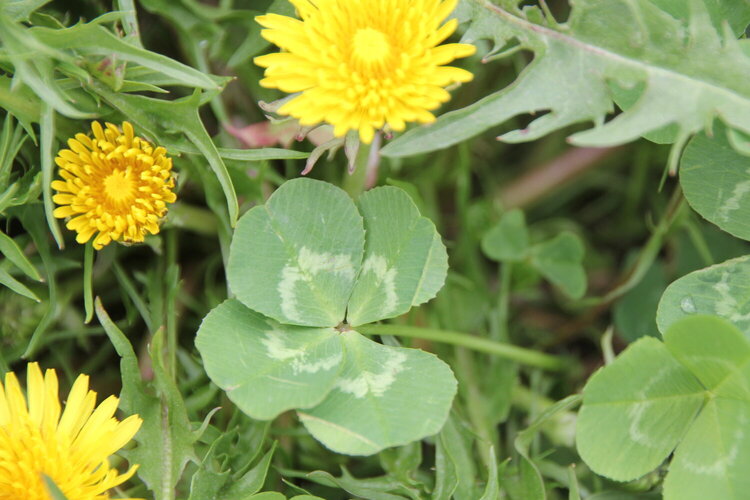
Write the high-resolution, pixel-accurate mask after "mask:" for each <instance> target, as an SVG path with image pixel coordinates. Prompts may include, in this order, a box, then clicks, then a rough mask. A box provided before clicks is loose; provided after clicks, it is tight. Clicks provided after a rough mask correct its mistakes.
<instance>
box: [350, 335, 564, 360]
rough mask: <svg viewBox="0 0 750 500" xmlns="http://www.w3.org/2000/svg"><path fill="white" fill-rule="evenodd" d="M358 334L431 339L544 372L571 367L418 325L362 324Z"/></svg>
mask: <svg viewBox="0 0 750 500" xmlns="http://www.w3.org/2000/svg"><path fill="white" fill-rule="evenodd" d="M357 331H358V332H359V333H362V334H364V335H393V336H395V337H413V338H419V339H424V340H432V341H435V342H442V343H445V344H452V345H457V346H461V347H467V348H469V349H473V350H475V351H479V352H485V353H487V354H492V355H495V356H499V357H501V358H505V359H510V360H512V361H516V362H518V363H521V364H524V365H529V366H535V367H537V368H542V369H545V370H553V371H561V370H565V369H567V368H569V367H570V363H569V361H568V360H566V359H564V358H559V357H556V356H551V355H549V354H544V353H541V352H536V351H533V350H531V349H524V348H523V347H517V346H514V345H510V344H505V343H502V342H495V341H494V340H489V339H485V338H482V337H476V336H474V335H469V334H467V333H462V332H454V331H450V330H438V329H435V328H421V327H417V326H404V325H363V326H358V327H357Z"/></svg>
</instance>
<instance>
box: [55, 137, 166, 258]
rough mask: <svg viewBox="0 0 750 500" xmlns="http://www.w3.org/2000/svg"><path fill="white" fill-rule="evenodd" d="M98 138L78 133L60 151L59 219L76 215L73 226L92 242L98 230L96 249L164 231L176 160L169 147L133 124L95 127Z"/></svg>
mask: <svg viewBox="0 0 750 500" xmlns="http://www.w3.org/2000/svg"><path fill="white" fill-rule="evenodd" d="M91 131H92V132H93V137H89V136H87V135H85V134H76V136H75V139H70V140H69V141H68V147H69V148H70V149H63V150H61V151H60V152H59V153H58V156H57V158H55V162H56V163H57V166H58V167H60V176H61V177H62V178H63V180H57V181H54V182H52V187H53V188H54V189H55V190H57V192H58V194H56V195H55V196H54V198H53V200H54V201H55V203H57V204H58V205H61V206H60V207H59V208H57V209H56V210H55V211H54V215H55V217H59V218H67V217H70V218H71V219H70V220H69V221H68V223H67V227H68V229H72V230H74V231H76V232H77V233H78V236H77V238H76V240H77V241H78V242H79V243H86V242H87V241H89V240H90V239H91V237H92V236H94V234H96V233H98V234H97V236H96V237H95V238H94V243H93V244H94V248H96V249H97V250H99V249H101V248H102V247H103V246H104V245H107V244H109V243H110V242H111V241H122V242H132V243H135V242H141V241H143V239H144V237H145V235H146V234H148V233H150V234H156V233H158V232H159V222H160V220H161V218H162V217H164V215H165V214H166V212H167V203H173V202H174V201H175V199H176V196H175V194H174V193H173V192H172V188H174V178H173V177H172V160H171V159H170V158H169V157H168V156H167V150H166V149H164V148H162V147H156V148H155V147H154V146H152V145H151V144H150V143H149V142H148V141H146V140H144V139H141V138H140V137H137V136H135V134H134V132H133V126H132V125H131V124H130V123H128V122H124V123H123V124H122V130H120V129H119V128H118V127H117V126H116V125H113V124H111V123H107V124H106V128H102V126H101V125H100V124H99V122H93V123H92V125H91Z"/></svg>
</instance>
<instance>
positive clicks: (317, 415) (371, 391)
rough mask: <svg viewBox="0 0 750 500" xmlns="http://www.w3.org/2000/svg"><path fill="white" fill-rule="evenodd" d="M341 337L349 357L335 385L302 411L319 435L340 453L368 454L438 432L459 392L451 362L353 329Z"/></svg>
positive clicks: (311, 430)
mask: <svg viewBox="0 0 750 500" xmlns="http://www.w3.org/2000/svg"><path fill="white" fill-rule="evenodd" d="M341 338H342V340H343V343H344V350H345V361H344V365H343V366H342V369H341V374H340V375H339V378H338V380H337V381H336V385H335V387H334V389H333V390H332V391H331V392H330V394H329V395H328V397H327V398H326V399H325V400H324V401H323V402H322V403H321V404H320V405H318V406H316V407H315V408H313V409H311V410H307V411H304V412H299V416H300V419H301V420H302V422H303V423H304V424H305V427H307V430H309V431H310V433H311V434H312V435H313V436H314V437H315V438H316V439H318V440H319V441H320V442H322V443H323V444H325V445H326V446H327V447H328V448H330V449H332V450H333V451H336V452H339V453H346V454H349V455H369V454H372V453H377V452H378V451H380V450H382V449H384V448H388V447H391V446H400V445H404V444H406V443H409V442H410V441H414V440H416V439H421V438H423V437H426V436H430V435H432V434H435V433H437V432H438V431H439V430H440V428H441V427H442V426H443V423H445V419H446V418H447V417H448V411H449V410H450V406H451V402H452V401H453V396H454V395H455V393H456V380H455V378H454V377H453V373H452V372H451V369H450V368H449V367H448V365H446V364H445V363H444V362H442V361H441V360H440V359H438V358H437V357H436V356H435V355H433V354H429V353H426V352H424V351H420V350H418V349H405V348H398V347H391V346H386V345H382V344H378V343H376V342H373V341H372V340H369V339H367V338H365V337H363V336H362V335H360V334H359V333H357V332H355V331H348V332H345V333H343V334H342V335H341Z"/></svg>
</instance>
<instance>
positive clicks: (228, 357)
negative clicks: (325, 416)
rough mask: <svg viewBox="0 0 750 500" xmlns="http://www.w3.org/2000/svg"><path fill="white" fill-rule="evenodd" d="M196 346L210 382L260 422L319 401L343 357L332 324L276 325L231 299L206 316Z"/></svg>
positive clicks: (327, 388)
mask: <svg viewBox="0 0 750 500" xmlns="http://www.w3.org/2000/svg"><path fill="white" fill-rule="evenodd" d="M195 345H196V346H197V347H198V350H199V351H200V353H201V356H202V357H203V363H204V366H205V369H206V372H207V373H208V376H209V377H211V380H213V382H214V383H215V384H216V385H218V386H219V387H221V388H222V389H224V390H225V391H227V396H229V399H231V400H232V401H233V402H234V403H235V404H236V405H237V406H238V407H239V408H240V409H241V410H242V411H244V412H245V413H247V414H248V415H250V416H251V417H253V418H257V419H260V420H266V419H271V418H274V417H276V416H277V415H278V414H279V413H281V412H283V411H286V410H289V409H292V408H310V407H312V406H315V405H316V404H318V403H320V402H321V401H322V400H323V398H325V396H326V394H328V391H330V390H331V387H333V384H334V381H335V378H336V375H337V373H338V372H339V367H340V365H341V361H342V357H343V349H342V347H341V340H340V338H339V334H338V332H336V330H334V329H333V328H309V327H299V326H287V325H280V324H278V323H276V322H275V321H273V320H270V319H268V318H265V317H264V316H262V315H261V314H258V313H256V312H255V311H252V310H250V309H248V308H247V307H245V306H244V305H242V304H241V303H240V302H239V301H237V300H233V299H230V300H227V301H226V302H224V303H223V304H221V305H219V306H218V307H216V308H215V309H214V310H212V311H211V312H210V313H209V314H208V316H206V317H205V319H204V320H203V323H202V324H201V327H200V329H199V330H198V337H197V338H196V340H195Z"/></svg>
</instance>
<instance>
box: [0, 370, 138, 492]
mask: <svg viewBox="0 0 750 500" xmlns="http://www.w3.org/2000/svg"><path fill="white" fill-rule="evenodd" d="M57 385H58V384H57V374H56V373H55V370H47V371H46V373H45V374H44V376H42V371H41V370H40V369H39V365H38V364H36V363H29V365H28V372H27V383H26V389H27V395H26V398H24V395H23V392H21V387H20V385H19V383H18V379H17V378H16V376H15V374H14V373H12V372H10V373H7V374H6V375H5V387H3V384H2V383H0V500H21V499H23V500H51V498H52V497H51V496H50V494H49V492H48V490H47V486H46V485H45V481H44V476H43V475H46V476H47V477H49V478H50V479H52V480H53V481H54V482H55V484H56V485H57V486H58V487H59V488H60V490H61V491H62V492H63V493H64V494H65V496H66V497H67V498H68V500H105V499H108V498H109V495H108V494H107V491H109V490H110V489H111V488H113V487H115V486H118V485H120V484H122V483H123V482H125V481H127V480H128V479H129V478H130V477H131V476H132V475H133V474H134V473H135V471H136V469H137V466H133V467H131V468H130V470H129V471H128V472H126V473H125V474H119V473H118V472H117V470H116V469H113V468H111V467H110V465H109V461H108V457H109V456H110V455H112V454H113V453H114V452H116V451H117V450H119V449H120V448H122V447H123V446H124V445H125V444H126V443H127V442H128V441H130V440H131V439H132V438H133V436H134V435H135V433H136V432H138V429H139V427H140V426H141V419H140V418H139V417H138V416H137V415H133V416H131V417H128V418H126V419H125V420H123V421H122V422H119V421H118V420H117V419H115V418H113V415H114V413H115V410H117V404H118V399H117V398H116V397H114V396H110V397H109V398H107V399H105V400H104V401H103V402H102V403H101V404H100V405H99V406H98V407H97V408H96V409H94V406H95V404H96V393H95V392H94V391H90V390H89V389H88V385H89V379H88V377H87V376H86V375H80V376H79V377H78V379H77V380H76V381H75V383H74V384H73V388H72V389H71V391H70V395H69V396H68V399H67V403H66V404H65V410H64V411H63V412H62V414H61V412H60V401H59V400H58V393H57ZM27 401H28V405H27Z"/></svg>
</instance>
